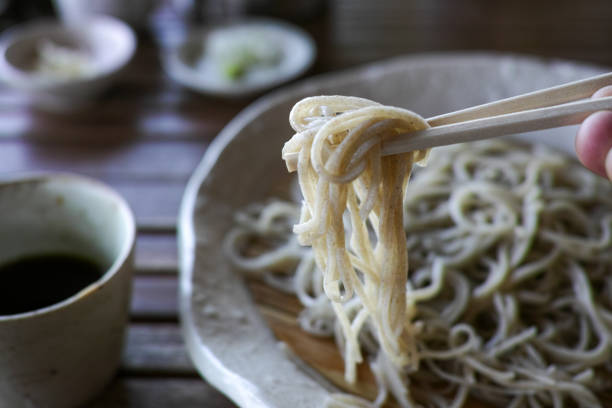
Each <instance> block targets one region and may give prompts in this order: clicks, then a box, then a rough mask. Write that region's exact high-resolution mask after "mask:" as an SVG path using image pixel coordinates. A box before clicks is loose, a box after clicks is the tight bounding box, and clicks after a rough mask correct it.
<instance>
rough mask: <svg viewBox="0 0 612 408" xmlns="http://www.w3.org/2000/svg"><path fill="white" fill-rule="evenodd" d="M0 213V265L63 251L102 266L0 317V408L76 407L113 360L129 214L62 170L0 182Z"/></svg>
mask: <svg viewBox="0 0 612 408" xmlns="http://www.w3.org/2000/svg"><path fill="white" fill-rule="evenodd" d="M0 214H1V217H0V264H4V263H7V262H11V261H14V260H16V259H20V258H24V257H28V256H31V255H33V254H50V253H51V254H52V253H64V254H73V255H75V256H81V257H86V258H87V259H91V260H94V261H95V262H96V263H97V264H98V265H99V266H100V267H101V268H102V270H104V271H105V272H104V274H103V275H102V276H101V277H100V278H99V279H98V280H96V281H94V282H93V283H91V284H90V285H88V286H86V287H85V288H83V289H82V290H80V291H79V292H77V293H75V294H73V295H72V296H70V297H68V298H66V299H64V300H61V301H59V302H57V303H54V304H52V305H49V306H46V307H43V308H40V309H36V310H32V311H27V312H23V313H19V314H11V315H1V316H0V350H1V352H0V407H3V408H4V407H6V408H8V407H11V408H20V407H23V408H32V407H46V408H73V407H77V406H82V405H83V403H84V402H85V401H88V400H90V399H91V398H92V397H93V396H95V395H96V394H98V393H99V392H100V391H101V390H102V389H103V388H104V387H105V386H106V385H107V384H108V382H109V381H110V380H111V378H112V377H113V376H114V374H115V372H116V370H117V368H118V366H119V362H120V356H121V349H122V344H123V337H124V330H125V327H126V324H127V321H128V313H129V305H130V293H131V281H132V280H131V278H132V269H133V268H132V264H133V254H134V239H135V235H136V227H135V224H134V216H133V214H132V212H131V210H130V208H129V207H128V205H127V203H126V202H125V200H123V198H121V197H120V196H119V195H118V194H117V193H116V192H114V191H113V190H111V189H110V188H109V187H107V186H105V185H103V184H102V183H100V182H98V181H95V180H92V179H89V178H86V177H82V176H77V175H70V174H61V173H60V174H56V173H41V174H36V175H30V176H23V177H17V178H14V179H9V180H2V181H0ZM36 285H37V282H32V286H33V287H35V286H36Z"/></svg>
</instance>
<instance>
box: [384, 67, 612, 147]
mask: <svg viewBox="0 0 612 408" xmlns="http://www.w3.org/2000/svg"><path fill="white" fill-rule="evenodd" d="M610 84H612V72H609V73H607V74H603V75H598V76H595V77H591V78H587V79H583V80H580V81H575V82H570V83H567V84H563V85H558V86H554V87H551V88H546V89H542V90H539V91H536V92H530V93H527V94H523V95H518V96H514V97H511V98H507V99H502V100H499V101H495V102H491V103H487V104H484V105H479V106H475V107H471V108H467V109H462V110H459V111H455V112H451V113H447V114H444V115H439V116H435V117H433V118H430V119H428V120H427V122H428V123H429V124H430V126H432V127H431V128H429V129H426V130H422V131H418V132H412V133H409V134H406V135H400V136H397V137H395V138H393V139H392V140H388V141H385V142H384V143H383V146H382V154H383V155H391V154H398V153H404V152H409V151H412V150H419V149H425V148H430V147H436V146H443V145H448V144H455V143H462V142H471V141H475V140H482V139H488V138H491V137H496V136H503V135H508V134H512V133H520V132H529V131H533V130H541V129H550V128H554V127H560V126H567V125H574V124H578V123H580V122H581V121H582V120H584V118H586V117H587V116H588V115H589V114H590V113H592V112H595V111H599V110H612V97H606V98H600V99H596V100H583V101H579V102H570V103H566V102H568V101H575V100H577V99H583V98H587V97H590V96H591V95H592V94H593V93H595V91H597V90H598V89H599V88H602V87H604V86H606V85H610Z"/></svg>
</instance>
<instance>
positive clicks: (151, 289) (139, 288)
mask: <svg viewBox="0 0 612 408" xmlns="http://www.w3.org/2000/svg"><path fill="white" fill-rule="evenodd" d="M177 299H178V280H177V278H176V276H146V275H145V276H135V277H134V280H133V291H132V305H131V312H130V314H131V316H132V320H134V321H147V322H149V321H170V322H176V321H177V319H178V301H177Z"/></svg>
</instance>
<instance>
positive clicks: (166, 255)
mask: <svg viewBox="0 0 612 408" xmlns="http://www.w3.org/2000/svg"><path fill="white" fill-rule="evenodd" d="M177 252H178V251H177V243H176V236H175V235H173V234H152V233H139V234H138V237H137V242H136V254H135V255H136V257H135V260H134V263H135V267H136V273H138V274H170V275H176V274H177V269H178V254H177Z"/></svg>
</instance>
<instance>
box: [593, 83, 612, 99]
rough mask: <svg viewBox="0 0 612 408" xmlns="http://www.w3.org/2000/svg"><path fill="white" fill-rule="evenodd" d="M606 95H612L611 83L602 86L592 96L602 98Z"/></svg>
mask: <svg viewBox="0 0 612 408" xmlns="http://www.w3.org/2000/svg"><path fill="white" fill-rule="evenodd" d="M606 96H612V85H608V86H604V87H603V88H600V89H598V90H597V92H595V93H594V94H593V96H592V98H604V97H606Z"/></svg>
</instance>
